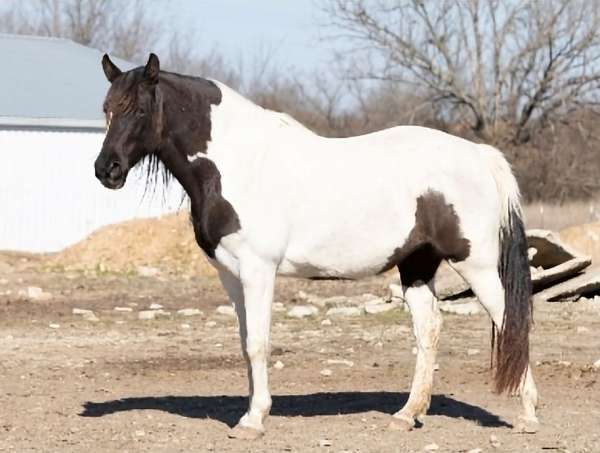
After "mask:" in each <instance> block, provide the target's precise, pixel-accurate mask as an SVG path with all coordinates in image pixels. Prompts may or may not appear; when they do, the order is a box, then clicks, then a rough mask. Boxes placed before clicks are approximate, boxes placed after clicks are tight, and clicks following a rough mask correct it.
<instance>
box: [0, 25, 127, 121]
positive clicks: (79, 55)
mask: <svg viewBox="0 0 600 453" xmlns="http://www.w3.org/2000/svg"><path fill="white" fill-rule="evenodd" d="M0 55H1V57H2V70H1V71H0V128H6V127H8V128H21V127H23V128H69V129H72V128H74V129H78V128H82V129H104V127H105V124H104V118H103V115H102V101H103V100H104V96H105V95H106V91H107V90H108V87H109V83H108V82H107V80H106V78H105V77H104V73H103V71H102V66H101V59H102V53H101V52H100V51H98V50H96V49H92V48H89V47H85V46H82V45H80V44H76V43H75V42H73V41H70V40H68V39H59V38H45V37H37V36H23V35H9V34H2V33H0ZM113 61H114V62H115V63H116V64H117V65H118V66H119V67H120V68H121V69H123V70H126V69H130V68H132V67H134V66H135V65H133V64H132V63H129V62H126V61H124V60H120V59H117V58H115V59H113Z"/></svg>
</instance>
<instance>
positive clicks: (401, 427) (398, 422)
mask: <svg viewBox="0 0 600 453" xmlns="http://www.w3.org/2000/svg"><path fill="white" fill-rule="evenodd" d="M414 426H415V424H414V422H413V423H410V422H409V421H408V420H405V419H403V418H396V417H392V420H391V421H390V423H389V424H388V429H389V430H391V431H404V432H408V431H412V430H413V428H414Z"/></svg>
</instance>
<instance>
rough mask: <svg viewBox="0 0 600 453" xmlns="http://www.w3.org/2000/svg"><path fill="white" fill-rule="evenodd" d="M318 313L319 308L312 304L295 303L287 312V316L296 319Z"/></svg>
mask: <svg viewBox="0 0 600 453" xmlns="http://www.w3.org/2000/svg"><path fill="white" fill-rule="evenodd" d="M318 314H319V309H318V308H317V307H315V306H314V305H295V306H293V307H292V308H291V309H290V310H289V311H288V312H287V316H288V317H289V318H297V319H302V318H308V317H311V316H317V315H318Z"/></svg>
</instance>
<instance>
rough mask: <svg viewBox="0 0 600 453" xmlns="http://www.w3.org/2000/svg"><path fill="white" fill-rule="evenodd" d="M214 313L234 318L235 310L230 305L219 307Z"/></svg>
mask: <svg viewBox="0 0 600 453" xmlns="http://www.w3.org/2000/svg"><path fill="white" fill-rule="evenodd" d="M216 311H217V313H218V314H220V315H225V316H235V310H234V308H233V307H232V306H231V305H219V306H218V307H217V310H216Z"/></svg>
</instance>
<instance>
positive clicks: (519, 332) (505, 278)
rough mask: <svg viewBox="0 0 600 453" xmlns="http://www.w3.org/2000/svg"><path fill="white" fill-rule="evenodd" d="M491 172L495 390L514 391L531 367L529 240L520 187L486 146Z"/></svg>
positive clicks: (504, 163)
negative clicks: (494, 190)
mask: <svg viewBox="0 0 600 453" xmlns="http://www.w3.org/2000/svg"><path fill="white" fill-rule="evenodd" d="M485 148H487V149H485V150H484V152H485V153H486V155H487V157H488V160H489V165H490V169H491V171H492V174H493V175H494V179H495V181H496V186H497V187H498V194H499V196H500V200H501V204H500V205H501V210H500V216H499V235H500V238H499V239H500V251H499V252H500V253H499V257H498V273H499V275H500V280H501V281H502V286H503V287H504V318H503V320H502V325H501V326H497V325H495V324H492V359H493V363H495V368H496V372H495V378H494V385H495V390H496V391H497V392H498V393H502V392H505V391H508V392H514V391H515V390H517V388H518V387H519V384H520V383H521V379H522V378H523V375H524V373H526V372H527V367H528V365H529V330H530V328H531V322H532V314H533V306H532V304H531V274H530V271H529V260H528V256H527V239H526V236H525V226H524V224H523V215H522V211H521V203H520V193H519V186H518V185H517V181H516V179H515V176H514V175H513V173H512V171H511V169H510V165H509V164H508V162H507V161H506V159H505V158H504V156H503V155H502V153H501V152H500V151H498V150H497V149H495V148H492V147H488V146H485Z"/></svg>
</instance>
